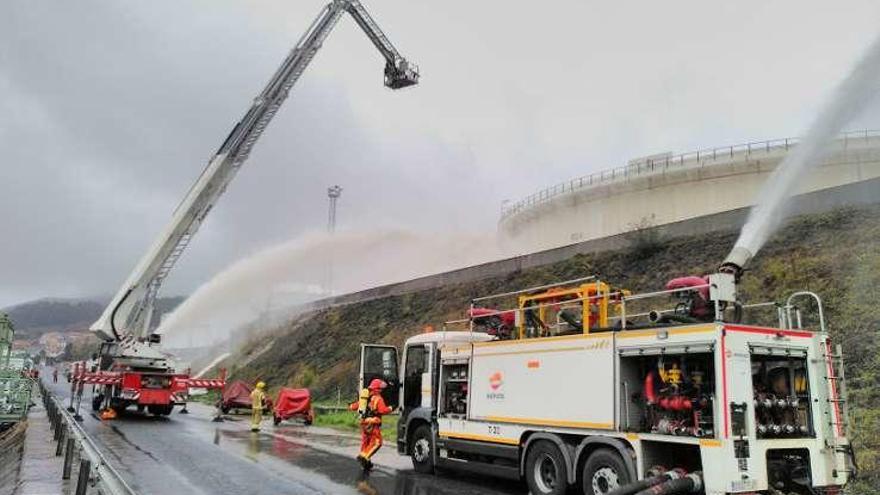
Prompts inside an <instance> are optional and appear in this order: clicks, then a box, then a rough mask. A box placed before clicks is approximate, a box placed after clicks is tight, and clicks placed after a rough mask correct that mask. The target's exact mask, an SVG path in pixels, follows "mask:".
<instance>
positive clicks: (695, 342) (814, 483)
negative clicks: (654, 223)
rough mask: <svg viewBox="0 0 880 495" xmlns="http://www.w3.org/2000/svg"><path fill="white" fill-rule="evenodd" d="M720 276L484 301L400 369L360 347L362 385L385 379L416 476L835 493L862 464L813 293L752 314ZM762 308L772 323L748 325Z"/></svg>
mask: <svg viewBox="0 0 880 495" xmlns="http://www.w3.org/2000/svg"><path fill="white" fill-rule="evenodd" d="M740 262H743V261H742V260H740ZM722 268H723V269H722V270H719V273H715V274H711V275H708V276H706V277H682V278H680V279H675V280H672V281H670V282H669V284H667V288H666V290H663V291H658V292H653V293H648V294H632V293H631V292H630V291H628V290H625V289H621V288H618V287H614V286H612V285H610V284H608V283H606V282H605V281H602V280H599V279H598V278H596V277H588V278H584V279H577V280H573V281H567V282H563V283H560V284H553V285H548V286H542V287H533V288H529V289H525V290H522V291H516V292H510V293H506V294H500V295H495V296H487V297H483V298H477V299H475V300H473V301H472V304H471V308H470V310H469V311H468V312H467V314H468V319H466V320H464V321H465V322H467V323H468V324H469V326H470V328H469V329H462V330H457V331H453V330H448V329H446V328H444V330H443V331H437V332H427V333H422V334H419V335H416V336H413V337H411V338H409V339H408V340H406V341H405V343H404V345H403V349H402V360H401V361H398V349H397V348H396V347H394V346H388V345H373V344H362V345H361V356H360V373H359V375H360V376H359V384H360V385H361V386H363V384H365V383H369V381H370V380H371V379H373V378H381V379H384V380H385V381H386V382H387V383H388V384H389V387H388V388H387V389H386V390H385V399H386V401H387V403H389V404H391V405H394V406H400V420H399V423H398V432H397V433H398V435H397V450H398V452H399V453H400V454H402V455H406V456H409V457H411V460H412V464H413V467H414V469H415V470H416V471H419V472H423V473H431V472H434V470H435V469H436V468H444V469H447V470H465V471H470V472H475V473H481V474H487V475H495V476H501V477H507V478H512V479H517V480H524V481H525V482H526V483H527V484H528V487H529V489H530V492H531V493H533V494H536V495H537V494H541V495H552V494H562V493H567V490H569V489H570V488H574V490H575V491H576V492H577V493H582V494H585V495H598V494H609V493H612V492H613V494H614V495H632V494H635V493H642V490H648V491H644V492H643V493H646V494H647V493H651V494H654V495H660V494H671V493H698V492H699V493H706V494H708V495H722V494H734V493H750V494H753V493H765V494H770V495H780V494H786V495H789V494H796V495H816V494H836V493H838V492H839V491H840V490H841V488H842V487H843V486H844V485H845V483H846V482H847V480H848V479H849V478H850V477H851V476H852V474H853V466H854V462H852V450H851V448H850V447H849V442H848V441H847V436H846V410H845V390H844V381H843V378H844V375H843V366H842V356H841V355H840V351H839V348H837V349H836V348H835V347H834V346H832V343H831V340H830V338H829V335H828V332H827V331H826V327H825V321H824V315H823V313H822V305H821V300H820V299H819V296H817V295H815V294H813V293H809V292H799V293H795V294H793V295H792V297H791V298H789V299H788V300H787V301H786V302H785V303H780V304H775V303H765V304H755V305H742V304H741V303H740V302H739V301H738V298H737V294H736V292H737V290H736V289H737V287H736V281H737V280H738V276H737V274H736V272H738V271H739V270H738V267H737V266H736V265H735V264H733V263H728V264H726V265H725V266H723V267H722ZM505 298H507V300H508V303H509V304H510V305H509V306H505V309H498V308H492V307H491V305H492V304H496V305H497V304H498V302H497V301H500V300H503V299H505ZM670 298H671V299H673V301H674V302H675V305H674V307H672V308H669V307H668V306H669V303H668V300H669V299H670ZM492 301H495V303H493V302H492ZM658 301H659V302H658ZM799 301H801V303H800V308H801V309H799V308H798V305H796V303H797V302H799ZM804 301H806V302H804ZM809 301H812V302H809ZM807 302H808V303H807ZM664 307H665V309H664ZM762 307H763V308H771V309H772V308H775V309H776V313H775V314H773V313H772V312H771V313H770V315H767V314H766V313H765V314H764V319H763V321H758V322H757V323H759V324H744V323H743V322H742V321H741V319H742V314H743V311H744V310H748V311H749V312H755V313H760V311H759V309H760V308H762ZM707 308H708V310H707ZM808 308H809V310H810V311H809V315H803V314H802V313H804V312H807V309H808ZM813 308H817V309H818V316H817V317H814V318H812V320H811V321H813V322H815V324H816V325H817V327H816V328H812V329H807V328H806V327H805V326H804V325H803V323H804V321H808V320H810V318H808V316H814V313H815V311H813ZM491 311H494V312H495V314H497V315H498V316H499V319H501V317H502V316H503V317H504V319H507V318H508V317H509V316H510V315H513V328H512V331H511V332H510V333H509V335H507V334H506V333H498V332H489V331H483V330H485V329H483V328H481V324H485V322H487V321H491V320H490V319H489V318H488V317H489V316H491ZM764 311H765V312H766V309H765V310H764ZM460 321H462V320H460ZM771 322H773V323H771ZM774 323H775V324H774ZM490 327H491V323H490Z"/></svg>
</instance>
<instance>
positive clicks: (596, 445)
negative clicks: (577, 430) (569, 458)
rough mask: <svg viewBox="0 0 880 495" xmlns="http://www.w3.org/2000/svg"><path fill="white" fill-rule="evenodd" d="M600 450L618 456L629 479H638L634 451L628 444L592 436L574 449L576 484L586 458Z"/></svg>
mask: <svg viewBox="0 0 880 495" xmlns="http://www.w3.org/2000/svg"><path fill="white" fill-rule="evenodd" d="M602 448H605V449H609V450H612V451H614V452H616V453H617V454H618V455H620V458H621V459H623V463H624V464H625V465H626V468H627V470H628V471H629V474H630V477H631V479H633V480H637V479H639V475H638V471H637V470H636V461H635V449H633V447H632V445H631V444H630V443H629V442H627V441H625V440H622V439H619V438H615V437H606V436H601V435H593V436H589V437H586V438H584V439H583V440H581V442H580V443H579V444H578V446H577V447H575V450H574V458H575V467H574V469H575V479H576V481H575V482H577V478H578V477H579V476H580V474H581V471H582V470H583V468H584V464H586V462H587V458H589V457H590V454H592V453H593V452H595V451H596V450H598V449H602Z"/></svg>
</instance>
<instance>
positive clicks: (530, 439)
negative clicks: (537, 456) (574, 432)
mask: <svg viewBox="0 0 880 495" xmlns="http://www.w3.org/2000/svg"><path fill="white" fill-rule="evenodd" d="M540 440H547V441H550V442H552V443H553V444H555V445H556V447H557V448H558V449H559V451H560V452H562V457H563V459H565V467H566V469H565V470H566V473H567V478H568V479H567V480H566V481H567V483H568V484H569V485H572V484H574V483H576V482H577V472H576V470H575V467H576V465H575V462H574V460H575V459H576V457H575V455H574V452H573V451H572V448H571V446H570V445H569V444H567V443H566V442H565V440H563V439H562V437H561V436H559V435H557V434H555V433H550V432H546V431H536V432H526V433H525V434H523V437H522V440H521V441H520V445H522V449H521V453H520V456H519V476H520V478H524V477H525V473H526V458H527V457H528V455H529V448H530V447H531V446H532V445H533V444H534V443H535V442H537V441H540Z"/></svg>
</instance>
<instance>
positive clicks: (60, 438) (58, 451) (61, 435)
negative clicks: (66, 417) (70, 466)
mask: <svg viewBox="0 0 880 495" xmlns="http://www.w3.org/2000/svg"><path fill="white" fill-rule="evenodd" d="M65 430H67V425H65V424H64V423H61V428H60V433H59V434H58V445H56V446H55V457H58V456H60V455H61V453H62V452H64V437H65ZM68 436H69V435H68Z"/></svg>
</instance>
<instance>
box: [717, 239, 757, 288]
mask: <svg viewBox="0 0 880 495" xmlns="http://www.w3.org/2000/svg"><path fill="white" fill-rule="evenodd" d="M752 256H753V255H752V252H751V251H749V250H748V249H746V248H744V247H742V246H734V247H733V249H732V250H731V251H730V254H728V255H727V258H725V259H724V262H723V263H721V267H720V268H719V269H718V271H719V272H721V273H731V274H733V276H734V277H736V280H737V281H739V278H740V277H741V276H742V273H743V270H745V267H746V265H748V264H749V261H750V260H751V259H752Z"/></svg>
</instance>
